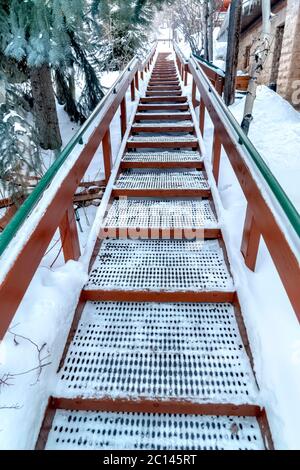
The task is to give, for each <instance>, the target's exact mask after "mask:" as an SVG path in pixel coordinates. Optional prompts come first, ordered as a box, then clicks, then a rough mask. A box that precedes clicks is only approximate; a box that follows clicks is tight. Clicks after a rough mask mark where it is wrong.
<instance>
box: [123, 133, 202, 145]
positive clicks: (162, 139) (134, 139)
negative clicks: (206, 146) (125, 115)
mask: <svg viewBox="0 0 300 470" xmlns="http://www.w3.org/2000/svg"><path fill="white" fill-rule="evenodd" d="M128 142H162V143H163V142H198V139H197V137H194V136H193V135H185V136H174V137H173V136H149V137H148V136H144V137H140V136H131V137H130V138H129V139H128Z"/></svg>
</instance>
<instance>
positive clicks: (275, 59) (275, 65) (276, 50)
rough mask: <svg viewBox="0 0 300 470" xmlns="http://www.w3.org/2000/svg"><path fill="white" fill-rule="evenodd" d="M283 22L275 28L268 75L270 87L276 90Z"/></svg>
mask: <svg viewBox="0 0 300 470" xmlns="http://www.w3.org/2000/svg"><path fill="white" fill-rule="evenodd" d="M284 26H285V25H284V24H282V25H280V26H278V27H277V28H276V33H275V41H274V52H273V61H272V69H271V77H270V88H272V89H273V90H274V91H276V88H277V80H278V72H279V63H280V57H281V50H282V42H283V34H284Z"/></svg>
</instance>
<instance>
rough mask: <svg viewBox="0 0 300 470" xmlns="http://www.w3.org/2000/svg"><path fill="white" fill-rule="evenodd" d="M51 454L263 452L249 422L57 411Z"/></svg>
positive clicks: (253, 421)
mask: <svg viewBox="0 0 300 470" xmlns="http://www.w3.org/2000/svg"><path fill="white" fill-rule="evenodd" d="M46 449H48V450H50V449H52V450H55V449H56V450H58V449H59V450H66V449H71V450H73V449H74V450H75V449H76V450H84V449H85V450H88V449H89V450H92V449H107V450H115V449H120V450H134V449H141V450H142V449H148V450H151V449H152V450H160V449H164V450H263V449H264V443H263V438H262V435H261V432H260V428H259V425H258V422H257V420H256V419H255V418H251V417H218V416H195V415H191V416H187V415H163V414H146V413H112V412H102V413H101V412H95V411H65V410H58V411H56V414H55V417H54V420H53V424H52V429H51V431H50V434H49V439H48V442H47V446H46Z"/></svg>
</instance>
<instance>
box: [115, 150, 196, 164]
mask: <svg viewBox="0 0 300 470" xmlns="http://www.w3.org/2000/svg"><path fill="white" fill-rule="evenodd" d="M202 160H203V158H202V157H201V155H200V153H199V152H196V151H195V152H185V151H183V152H127V153H125V155H124V157H123V159H122V161H123V162H195V161H198V162H201V161H202Z"/></svg>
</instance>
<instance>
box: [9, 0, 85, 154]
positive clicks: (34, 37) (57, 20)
mask: <svg viewBox="0 0 300 470" xmlns="http://www.w3.org/2000/svg"><path fill="white" fill-rule="evenodd" d="M83 7H84V2H83V0H48V1H44V0H27V1H23V0H0V17H1V20H0V26H1V28H0V50H1V52H2V54H4V55H5V56H6V57H8V58H9V59H11V60H13V61H15V62H16V63H17V64H18V67H19V64H24V66H25V68H26V69H27V70H28V76H29V79H30V81H31V85H32V95H33V111H34V116H35V121H36V125H37V128H38V133H39V139H40V144H41V146H42V147H43V148H46V149H48V148H50V149H55V148H59V147H60V146H61V137H60V131H59V125H58V119H57V114H56V107H55V99H54V93H53V87H52V81H51V69H50V67H63V66H66V65H67V64H68V63H69V61H70V60H71V57H72V50H71V41H70V37H69V34H68V33H69V32H70V31H73V30H75V29H76V28H80V25H81V23H82V20H83Z"/></svg>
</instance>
